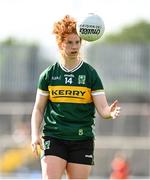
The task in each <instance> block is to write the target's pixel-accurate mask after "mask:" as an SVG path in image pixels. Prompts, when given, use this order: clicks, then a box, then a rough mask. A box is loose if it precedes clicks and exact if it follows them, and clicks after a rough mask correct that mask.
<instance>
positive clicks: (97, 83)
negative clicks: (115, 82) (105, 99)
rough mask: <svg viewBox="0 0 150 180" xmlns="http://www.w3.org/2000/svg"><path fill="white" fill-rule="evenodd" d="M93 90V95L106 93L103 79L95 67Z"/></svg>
mask: <svg viewBox="0 0 150 180" xmlns="http://www.w3.org/2000/svg"><path fill="white" fill-rule="evenodd" d="M91 90H92V95H100V94H104V87H103V84H102V81H101V79H100V77H99V75H98V73H97V72H96V70H95V69H93V72H92V88H91Z"/></svg>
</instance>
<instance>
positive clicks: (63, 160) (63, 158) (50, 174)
mask: <svg viewBox="0 0 150 180" xmlns="http://www.w3.org/2000/svg"><path fill="white" fill-rule="evenodd" d="M43 147H44V150H43V151H42V154H41V166H42V176H43V179H44V180H46V179H60V178H61V177H62V175H63V174H64V172H65V168H66V164H67V148H66V146H65V144H64V142H63V141H61V140H59V139H56V138H51V137H44V141H43Z"/></svg>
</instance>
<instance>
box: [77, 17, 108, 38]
mask: <svg viewBox="0 0 150 180" xmlns="http://www.w3.org/2000/svg"><path fill="white" fill-rule="evenodd" d="M76 29H77V33H78V35H79V36H80V37H81V38H82V39H84V40H86V41H96V40H98V39H99V38H100V37H101V36H102V35H103V33H104V31H105V25H104V22H103V20H102V18H101V17H100V16H99V15H97V14H94V13H89V14H88V15H87V16H85V17H84V18H82V19H80V20H78V21H77V26H76Z"/></svg>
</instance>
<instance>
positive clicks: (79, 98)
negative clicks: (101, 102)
mask: <svg viewBox="0 0 150 180" xmlns="http://www.w3.org/2000/svg"><path fill="white" fill-rule="evenodd" d="M48 90H49V93H50V95H49V100H50V101H52V102H58V103H59V102H65V103H79V104H87V103H91V102H92V97H91V89H90V88H87V87H80V86H48Z"/></svg>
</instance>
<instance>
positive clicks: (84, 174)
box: [66, 163, 92, 179]
mask: <svg viewBox="0 0 150 180" xmlns="http://www.w3.org/2000/svg"><path fill="white" fill-rule="evenodd" d="M91 168H92V166H91V165H85V164H76V163H68V164H67V168H66V171H67V176H68V178H69V179H88V177H89V175H90V172H91Z"/></svg>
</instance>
